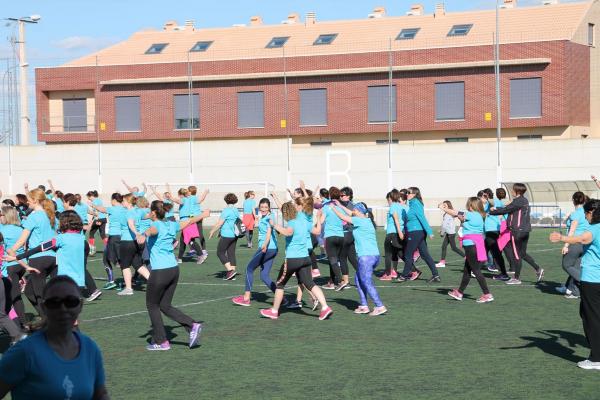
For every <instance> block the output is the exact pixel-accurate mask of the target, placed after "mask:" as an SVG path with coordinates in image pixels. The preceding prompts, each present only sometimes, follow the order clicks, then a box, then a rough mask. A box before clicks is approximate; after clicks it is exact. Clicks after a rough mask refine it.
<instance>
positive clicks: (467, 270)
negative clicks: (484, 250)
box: [458, 246, 490, 294]
mask: <svg viewBox="0 0 600 400" xmlns="http://www.w3.org/2000/svg"><path fill="white" fill-rule="evenodd" d="M464 249H465V257H466V259H465V267H464V268H463V276H462V280H461V281H460V287H459V288H458V291H459V292H461V293H464V291H465V289H466V288H467V286H468V285H469V282H470V281H471V272H473V274H474V275H475V278H476V279H477V282H478V283H479V286H480V287H481V290H482V291H483V294H488V293H489V292H490V290H489V289H488V286H487V282H486V281H485V277H484V276H483V274H482V273H481V268H482V267H483V263H482V262H481V261H479V260H477V248H476V247H475V246H465V247H464Z"/></svg>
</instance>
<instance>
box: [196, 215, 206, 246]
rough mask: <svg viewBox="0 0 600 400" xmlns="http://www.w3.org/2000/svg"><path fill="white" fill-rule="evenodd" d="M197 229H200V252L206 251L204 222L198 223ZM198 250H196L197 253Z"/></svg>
mask: <svg viewBox="0 0 600 400" xmlns="http://www.w3.org/2000/svg"><path fill="white" fill-rule="evenodd" d="M196 227H198V234H199V236H198V241H199V242H200V250H206V239H204V231H203V230H202V220H200V221H198V222H196ZM197 251H198V250H196V252H197Z"/></svg>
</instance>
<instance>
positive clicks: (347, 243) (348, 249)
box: [340, 231, 358, 275]
mask: <svg viewBox="0 0 600 400" xmlns="http://www.w3.org/2000/svg"><path fill="white" fill-rule="evenodd" d="M348 261H350V264H352V266H353V267H354V270H355V271H356V268H357V267H358V258H356V249H355V248H354V235H352V232H348V231H345V232H344V245H343V246H342V253H341V254H340V268H341V270H342V275H348V274H349V268H348Z"/></svg>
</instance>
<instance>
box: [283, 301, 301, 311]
mask: <svg viewBox="0 0 600 400" xmlns="http://www.w3.org/2000/svg"><path fill="white" fill-rule="evenodd" d="M285 308H287V309H288V310H298V309H300V308H302V303H299V302H298V301H296V300H294V301H292V302H291V303H290V304H288V305H287V306H285Z"/></svg>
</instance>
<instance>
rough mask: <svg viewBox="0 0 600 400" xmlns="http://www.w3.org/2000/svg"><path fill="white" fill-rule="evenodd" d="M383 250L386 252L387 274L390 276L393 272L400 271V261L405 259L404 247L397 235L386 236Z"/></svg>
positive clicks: (389, 234)
mask: <svg viewBox="0 0 600 400" xmlns="http://www.w3.org/2000/svg"><path fill="white" fill-rule="evenodd" d="M383 248H384V251H385V273H386V274H387V275H389V274H391V273H392V270H394V271H397V270H398V261H399V260H400V259H403V258H404V254H403V250H404V246H403V245H402V241H401V240H400V237H399V236H398V234H397V233H388V234H387V235H385V242H383Z"/></svg>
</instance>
